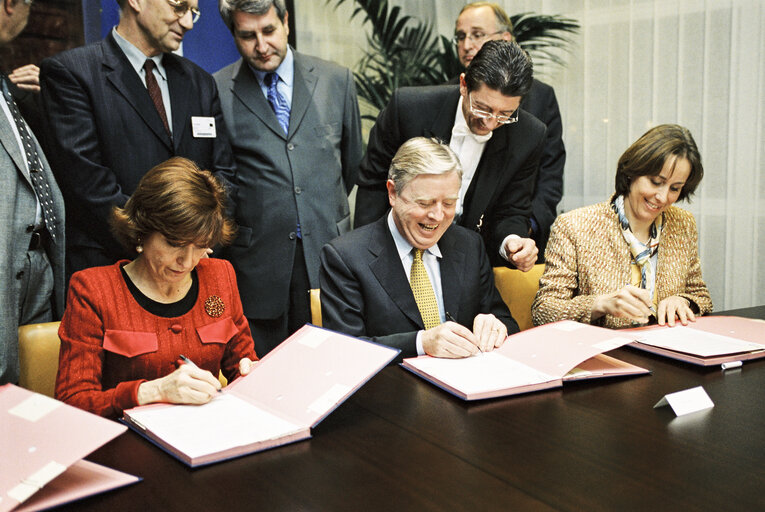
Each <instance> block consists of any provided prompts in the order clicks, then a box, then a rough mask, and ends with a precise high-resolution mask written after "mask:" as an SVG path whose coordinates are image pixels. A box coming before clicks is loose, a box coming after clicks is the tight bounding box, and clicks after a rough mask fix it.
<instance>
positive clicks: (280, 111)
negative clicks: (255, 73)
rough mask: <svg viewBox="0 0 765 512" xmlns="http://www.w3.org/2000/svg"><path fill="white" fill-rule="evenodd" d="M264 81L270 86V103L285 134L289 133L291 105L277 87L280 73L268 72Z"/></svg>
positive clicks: (268, 92) (268, 94)
mask: <svg viewBox="0 0 765 512" xmlns="http://www.w3.org/2000/svg"><path fill="white" fill-rule="evenodd" d="M263 81H264V82H265V84H266V87H268V90H267V96H268V103H269V104H270V105H271V108H272V109H273V111H274V114H276V119H277V120H278V121H279V124H280V125H281V127H282V130H284V135H287V134H288V133H289V131H290V107H289V105H287V100H285V99H284V96H282V95H281V94H280V93H279V90H278V89H277V88H276V84H278V83H279V75H277V74H276V73H273V72H271V73H268V74H267V75H266V76H265V78H264V79H263Z"/></svg>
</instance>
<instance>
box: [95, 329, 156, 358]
mask: <svg viewBox="0 0 765 512" xmlns="http://www.w3.org/2000/svg"><path fill="white" fill-rule="evenodd" d="M158 347H159V342H158V341H157V335H156V334H155V333H153V332H134V331H117V330H113V329H107V330H106V333H104V350H108V351H109V352H114V353H115V354H119V355H121V356H125V357H135V356H140V355H141V354H148V353H149V352H156V351H157V348H158Z"/></svg>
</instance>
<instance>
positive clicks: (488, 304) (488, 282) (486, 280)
mask: <svg viewBox="0 0 765 512" xmlns="http://www.w3.org/2000/svg"><path fill="white" fill-rule="evenodd" d="M479 261H481V271H480V275H481V288H480V289H481V291H482V292H483V296H482V297H481V306H480V311H481V312H482V313H491V314H492V315H494V316H495V317H497V319H498V320H499V321H500V322H502V323H503V324H505V327H507V334H508V335H510V334H515V333H516V332H519V331H520V329H519V328H518V323H517V322H516V321H515V319H514V318H513V316H512V314H510V309H508V307H507V304H505V301H503V300H502V296H501V295H500V294H499V290H497V286H496V285H495V283H494V270H493V269H492V268H491V265H490V263H489V258H488V256H487V255H486V251H485V249H484V248H483V244H481V256H480V259H479ZM467 327H468V328H469V329H471V330H472V328H473V327H472V325H467Z"/></svg>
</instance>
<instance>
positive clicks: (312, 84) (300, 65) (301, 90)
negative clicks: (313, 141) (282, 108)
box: [287, 52, 318, 138]
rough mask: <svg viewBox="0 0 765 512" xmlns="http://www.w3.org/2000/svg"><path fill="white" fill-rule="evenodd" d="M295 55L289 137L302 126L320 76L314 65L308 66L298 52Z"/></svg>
mask: <svg viewBox="0 0 765 512" xmlns="http://www.w3.org/2000/svg"><path fill="white" fill-rule="evenodd" d="M293 55H294V57H295V73H294V79H293V84H292V107H291V108H290V131H289V137H292V136H293V135H294V133H295V131H296V130H297V129H298V127H299V126H300V123H301V121H302V120H303V117H304V116H305V113H306V111H307V110H308V105H310V104H311V97H312V96H313V91H314V89H315V88H316V81H317V80H318V77H317V76H316V74H315V73H314V72H313V67H308V66H306V65H305V64H304V62H303V59H302V58H301V57H300V55H299V54H298V53H297V52H293ZM289 137H287V138H289Z"/></svg>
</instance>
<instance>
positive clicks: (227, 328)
mask: <svg viewBox="0 0 765 512" xmlns="http://www.w3.org/2000/svg"><path fill="white" fill-rule="evenodd" d="M238 332H239V329H237V328H236V325H234V321H233V320H231V317H226V318H222V319H220V320H218V321H217V322H213V323H211V324H207V325H203V326H202V327H197V333H199V338H200V339H201V340H202V343H228V340H230V339H231V338H233V337H234V335H235V334H236V333H238Z"/></svg>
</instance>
